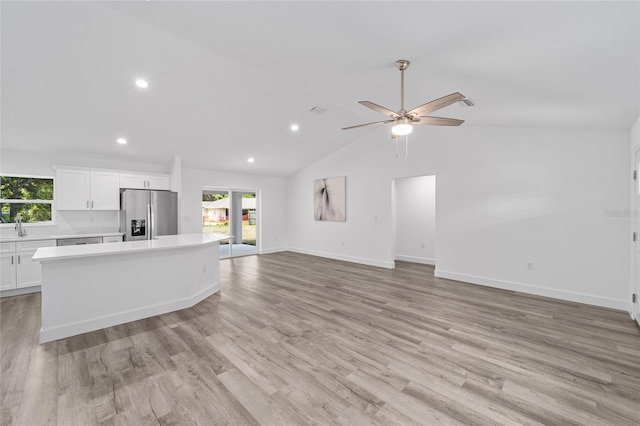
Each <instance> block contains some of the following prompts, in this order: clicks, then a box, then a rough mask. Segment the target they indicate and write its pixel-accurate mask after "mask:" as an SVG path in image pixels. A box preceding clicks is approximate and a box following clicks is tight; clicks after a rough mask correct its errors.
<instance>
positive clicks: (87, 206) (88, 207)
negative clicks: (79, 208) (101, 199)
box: [87, 200, 89, 208]
mask: <svg viewBox="0 0 640 426" xmlns="http://www.w3.org/2000/svg"><path fill="white" fill-rule="evenodd" d="M87 208H89V200H87Z"/></svg>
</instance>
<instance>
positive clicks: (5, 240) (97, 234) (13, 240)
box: [0, 232, 124, 243]
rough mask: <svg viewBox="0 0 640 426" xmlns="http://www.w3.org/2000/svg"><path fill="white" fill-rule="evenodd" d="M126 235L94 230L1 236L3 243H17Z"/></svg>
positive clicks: (0, 240)
mask: <svg viewBox="0 0 640 426" xmlns="http://www.w3.org/2000/svg"><path fill="white" fill-rule="evenodd" d="M118 235H124V234H123V233H122V232H94V233H92V234H67V235H27V236H26V237H11V238H0V242H2V243H17V242H20V241H38V240H61V239H63V238H89V237H115V236H118Z"/></svg>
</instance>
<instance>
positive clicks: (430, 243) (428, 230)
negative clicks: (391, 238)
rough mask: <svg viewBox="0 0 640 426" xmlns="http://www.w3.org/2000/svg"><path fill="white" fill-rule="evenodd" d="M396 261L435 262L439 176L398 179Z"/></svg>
mask: <svg viewBox="0 0 640 426" xmlns="http://www.w3.org/2000/svg"><path fill="white" fill-rule="evenodd" d="M395 208H396V215H395V223H396V241H395V243H396V252H395V259H396V260H405V261H407V262H417V263H425V264H428V265H435V261H436V177H435V176H417V177H412V178H403V179H396V180H395Z"/></svg>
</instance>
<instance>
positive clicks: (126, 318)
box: [40, 282, 220, 343]
mask: <svg viewBox="0 0 640 426" xmlns="http://www.w3.org/2000/svg"><path fill="white" fill-rule="evenodd" d="M219 291H220V282H216V283H214V284H212V285H210V286H208V287H206V288H204V289H203V290H201V291H199V292H198V293H196V294H194V295H192V296H189V297H186V298H184V299H177V300H171V301H169V302H166V303H160V304H157V305H151V306H145V307H143V308H140V309H134V310H129V311H122V312H115V313H113V314H110V315H104V316H101V317H96V318H91V319H88V320H85V321H79V322H73V323H68V324H64V325H61V326H57V327H52V328H48V329H46V330H45V329H44V328H41V329H40V343H46V342H51V341H53V340H58V339H62V338H65V337H69V336H75V335H78V334H82V333H88V332H90V331H95V330H100V329H102V328H107V327H111V326H114V325H118V324H124V323H127V322H131V321H137V320H141V319H143V318H149V317H154V316H156V315H162V314H166V313H169V312H174V311H179V310H181V309H185V308H190V307H192V306H194V305H196V304H198V303H200V302H202V301H203V300H204V299H206V298H207V297H209V296H211V295H212V294H215V293H217V292H219Z"/></svg>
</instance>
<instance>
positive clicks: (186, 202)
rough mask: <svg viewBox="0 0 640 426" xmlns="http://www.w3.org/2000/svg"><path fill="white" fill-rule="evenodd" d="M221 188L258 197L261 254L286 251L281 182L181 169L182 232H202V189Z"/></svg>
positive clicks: (284, 201)
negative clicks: (252, 193)
mask: <svg viewBox="0 0 640 426" xmlns="http://www.w3.org/2000/svg"><path fill="white" fill-rule="evenodd" d="M204 187H208V188H220V189H235V190H247V191H255V192H256V193H258V194H259V195H258V197H259V203H260V205H259V206H258V215H259V217H260V222H259V226H258V233H259V243H258V244H259V247H260V248H261V253H270V252H275V251H280V250H284V249H285V248H286V247H287V239H286V236H287V232H286V226H287V222H286V219H285V212H284V209H283V206H285V204H286V198H287V197H286V182H285V179H284V178H276V177H265V176H254V175H245V174H237V173H230V172H219V171H212V170H202V169H194V168H187V167H184V166H183V167H182V196H181V201H180V203H181V211H182V217H181V222H182V224H181V225H182V232H183V233H185V234H188V233H193V232H202V189H203V188H204Z"/></svg>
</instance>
